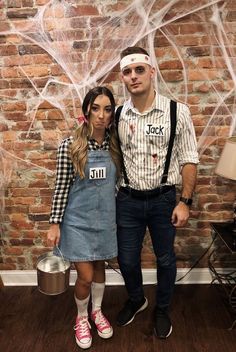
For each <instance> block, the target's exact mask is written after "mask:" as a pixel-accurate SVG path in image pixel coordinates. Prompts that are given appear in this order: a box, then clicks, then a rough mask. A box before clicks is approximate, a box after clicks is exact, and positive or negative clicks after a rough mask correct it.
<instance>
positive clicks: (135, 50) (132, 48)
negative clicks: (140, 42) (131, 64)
mask: <svg viewBox="0 0 236 352" xmlns="http://www.w3.org/2000/svg"><path fill="white" fill-rule="evenodd" d="M131 54H144V55H147V56H149V54H148V52H147V51H146V50H145V49H143V48H141V47H139V46H129V47H128V48H126V49H124V50H123V51H122V52H121V54H120V58H121V59H123V57H125V56H128V55H131Z"/></svg>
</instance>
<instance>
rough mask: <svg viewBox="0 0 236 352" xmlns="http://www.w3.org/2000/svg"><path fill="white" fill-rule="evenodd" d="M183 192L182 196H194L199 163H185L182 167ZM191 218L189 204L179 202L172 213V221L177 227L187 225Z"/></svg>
mask: <svg viewBox="0 0 236 352" xmlns="http://www.w3.org/2000/svg"><path fill="white" fill-rule="evenodd" d="M181 174H182V192H181V197H184V198H192V194H193V191H194V188H195V185H196V179H197V165H196V164H191V163H189V164H185V165H184V166H183V168H182V172H181ZM188 218H189V206H188V205H186V204H185V203H184V202H181V201H180V202H179V203H178V204H177V205H176V207H175V208H174V211H173V213H172V223H173V225H174V226H175V227H182V226H185V225H186V224H187V222H188Z"/></svg>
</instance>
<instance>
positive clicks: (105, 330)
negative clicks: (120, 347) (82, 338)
mask: <svg viewBox="0 0 236 352" xmlns="http://www.w3.org/2000/svg"><path fill="white" fill-rule="evenodd" d="M91 319H92V320H93V321H94V323H95V325H96V328H97V332H98V335H99V336H100V337H102V338H103V339H109V338H110V337H112V335H113V329H112V326H111V324H110V323H109V321H108V320H107V318H106V317H105V316H104V315H103V314H102V311H101V309H98V310H95V311H94V312H92V313H91Z"/></svg>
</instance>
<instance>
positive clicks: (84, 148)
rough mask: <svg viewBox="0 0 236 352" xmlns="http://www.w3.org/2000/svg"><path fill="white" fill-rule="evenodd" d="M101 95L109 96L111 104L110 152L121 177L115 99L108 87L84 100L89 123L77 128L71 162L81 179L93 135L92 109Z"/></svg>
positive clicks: (93, 92) (91, 92)
mask: <svg viewBox="0 0 236 352" xmlns="http://www.w3.org/2000/svg"><path fill="white" fill-rule="evenodd" d="M99 95H105V96H107V97H108V98H109V99H110V102H111V110H112V116H111V125H110V127H109V131H110V146H109V151H110V153H111V157H112V159H113V161H114V163H115V165H116V169H117V175H120V165H121V155H120V152H119V147H118V139H117V133H116V128H115V125H114V116H115V99H114V96H113V94H112V92H111V91H110V90H109V89H108V88H107V87H102V86H99V87H95V88H93V89H91V90H90V91H89V92H88V93H87V94H86V96H85V98H84V101H83V104H82V111H83V114H84V116H85V118H86V119H87V121H88V123H83V124H82V125H81V126H79V127H78V128H77V130H76V131H75V138H74V142H73V143H72V145H71V160H72V163H73V166H74V170H75V173H76V174H79V176H80V178H84V177H85V173H84V169H85V164H86V162H87V158H88V139H90V138H91V137H92V135H93V125H92V124H91V122H90V119H89V117H90V112H91V107H92V105H93V103H94V101H95V99H96V98H97V96H99Z"/></svg>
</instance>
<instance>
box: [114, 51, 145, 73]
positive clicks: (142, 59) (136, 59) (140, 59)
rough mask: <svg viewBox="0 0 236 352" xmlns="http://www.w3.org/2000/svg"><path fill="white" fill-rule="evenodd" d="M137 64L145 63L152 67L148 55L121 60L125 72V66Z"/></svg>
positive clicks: (132, 55) (133, 55) (138, 55)
mask: <svg viewBox="0 0 236 352" xmlns="http://www.w3.org/2000/svg"><path fill="white" fill-rule="evenodd" d="M136 63H143V64H148V65H150V66H152V64H151V59H150V57H149V56H148V55H145V54H130V55H127V56H125V57H123V59H121V60H120V69H121V70H123V68H124V67H125V66H128V65H131V64H136Z"/></svg>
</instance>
